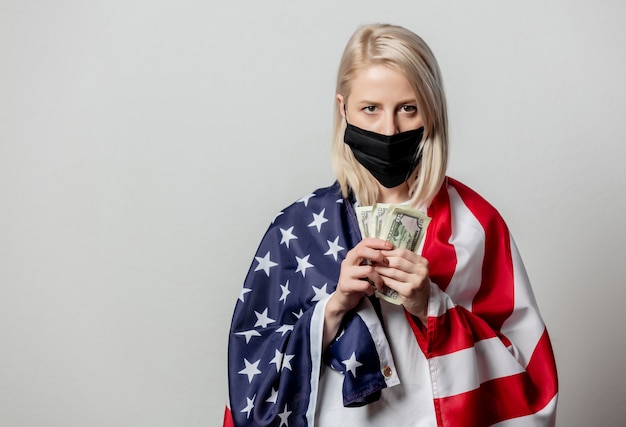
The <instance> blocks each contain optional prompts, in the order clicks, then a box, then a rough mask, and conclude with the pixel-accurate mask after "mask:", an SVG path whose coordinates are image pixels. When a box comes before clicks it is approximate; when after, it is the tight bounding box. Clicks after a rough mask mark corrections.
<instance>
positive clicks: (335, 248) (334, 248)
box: [324, 236, 345, 261]
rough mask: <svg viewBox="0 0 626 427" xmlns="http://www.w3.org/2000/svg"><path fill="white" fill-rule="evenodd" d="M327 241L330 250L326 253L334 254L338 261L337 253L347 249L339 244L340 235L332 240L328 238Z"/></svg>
mask: <svg viewBox="0 0 626 427" xmlns="http://www.w3.org/2000/svg"><path fill="white" fill-rule="evenodd" d="M326 243H328V250H327V251H326V252H325V253H324V255H332V256H333V258H335V261H337V254H338V253H339V252H341V251H342V250H344V249H345V248H344V247H342V246H339V236H337V237H336V238H335V240H334V241H332V242H331V241H330V240H326Z"/></svg>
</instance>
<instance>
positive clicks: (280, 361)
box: [270, 350, 295, 372]
mask: <svg viewBox="0 0 626 427" xmlns="http://www.w3.org/2000/svg"><path fill="white" fill-rule="evenodd" d="M294 356H295V355H293V354H284V353H281V352H280V351H278V350H274V358H273V359H272V360H270V363H273V364H275V365H276V372H279V371H280V369H281V368H283V369H284V368H287V369H289V370H290V371H291V370H292V369H291V359H293V358H294Z"/></svg>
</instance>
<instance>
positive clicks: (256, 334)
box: [236, 329, 261, 344]
mask: <svg viewBox="0 0 626 427" xmlns="http://www.w3.org/2000/svg"><path fill="white" fill-rule="evenodd" d="M236 334H237V335H243V336H244V337H246V344H248V343H249V342H250V340H251V339H252V337H260V336H261V334H260V333H259V331H255V330H254V329H250V330H249V331H243V332H237V333H236Z"/></svg>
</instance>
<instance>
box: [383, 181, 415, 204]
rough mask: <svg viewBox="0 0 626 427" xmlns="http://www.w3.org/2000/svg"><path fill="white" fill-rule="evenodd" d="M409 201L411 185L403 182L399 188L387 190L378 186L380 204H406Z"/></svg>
mask: <svg viewBox="0 0 626 427" xmlns="http://www.w3.org/2000/svg"><path fill="white" fill-rule="evenodd" d="M407 200H409V184H408V183H407V182H403V183H402V184H400V185H398V186H397V187H393V188H386V187H384V186H383V185H381V184H380V183H379V184H378V203H404V202H406V201H407Z"/></svg>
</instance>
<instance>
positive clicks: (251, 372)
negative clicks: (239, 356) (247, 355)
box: [238, 359, 261, 383]
mask: <svg viewBox="0 0 626 427" xmlns="http://www.w3.org/2000/svg"><path fill="white" fill-rule="evenodd" d="M260 361H261V359H259V360H257V361H256V362H254V363H250V362H248V359H243V362H244V363H245V364H246V367H245V368H243V369H242V370H241V371H239V372H238V373H239V374H241V375H247V376H248V382H249V383H251V382H252V378H254V376H255V375H258V374H260V373H261V371H259V369H258V366H259V362H260Z"/></svg>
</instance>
